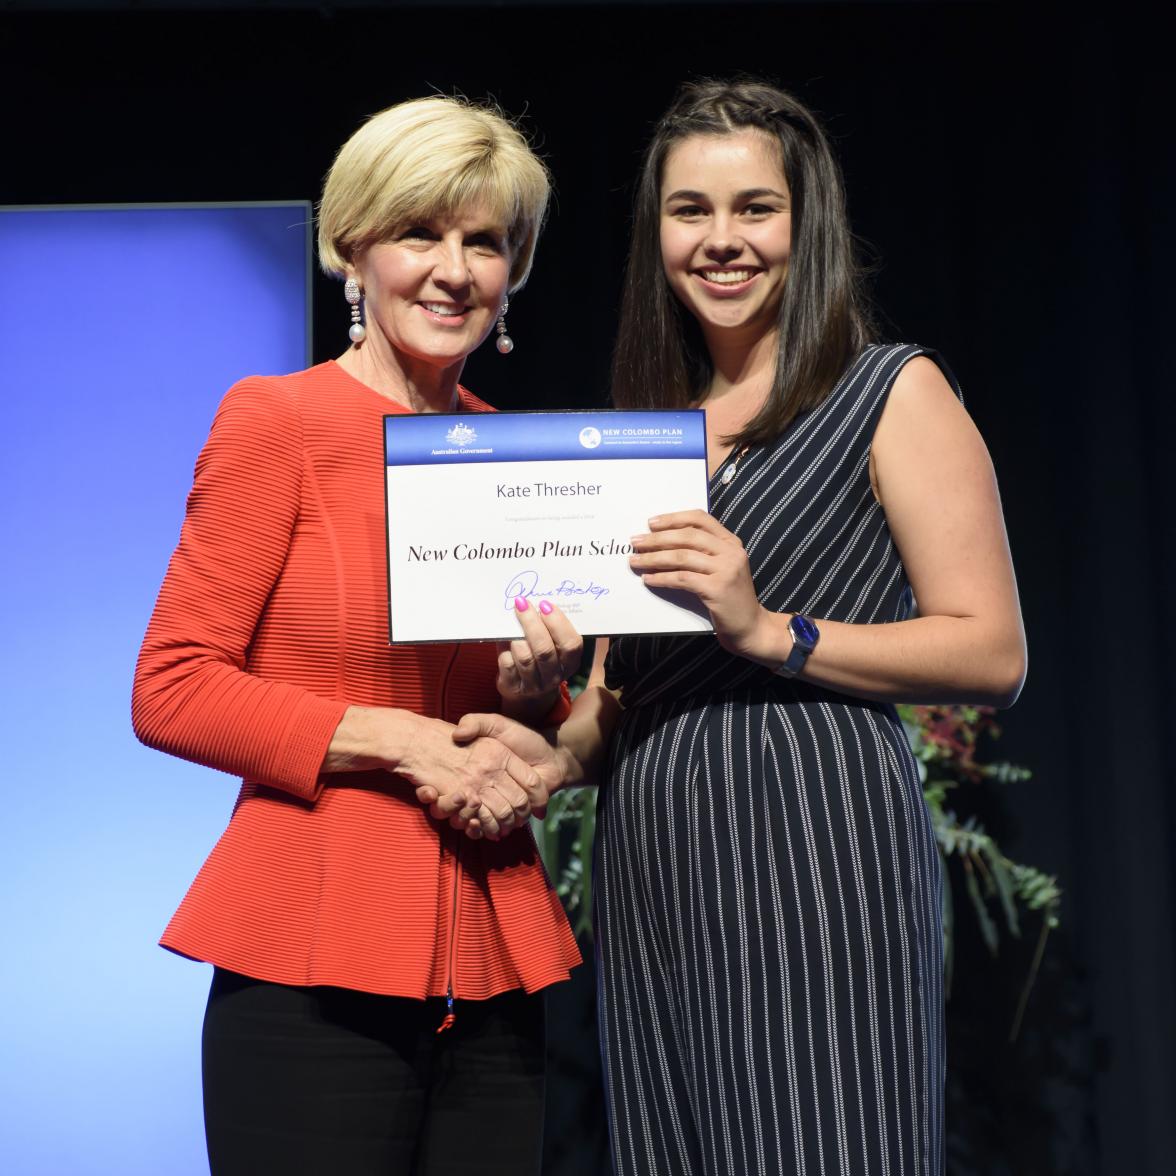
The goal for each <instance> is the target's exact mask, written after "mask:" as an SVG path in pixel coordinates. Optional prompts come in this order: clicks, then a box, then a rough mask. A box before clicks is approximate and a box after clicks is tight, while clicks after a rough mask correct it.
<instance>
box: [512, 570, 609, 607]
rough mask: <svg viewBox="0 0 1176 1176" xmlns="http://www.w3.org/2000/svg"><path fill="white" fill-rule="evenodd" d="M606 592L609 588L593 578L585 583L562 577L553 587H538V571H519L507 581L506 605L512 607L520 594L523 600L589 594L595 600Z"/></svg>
mask: <svg viewBox="0 0 1176 1176" xmlns="http://www.w3.org/2000/svg"><path fill="white" fill-rule="evenodd" d="M608 593H609V589H607V588H606V587H605V586H604V585H603V584H597V583H596V581H595V580H589V581H588V583H587V584H577V583H576V581H575V580H568V579H564V580H561V581H560V582H559V583H558V584H557V585H556V586H555V587H554V588H540V587H539V573H538V572H519V573H518V574H517V575H514V576H511V578H510V580H508V581H507V585H506V607H507V608H514V601H515V597H516V596H521V597H522V598H523V599H524V600H530V598H531V597H532V596H562V597H565V598H566V597H569V596H590V597H591V598H592V600H593V601H597V600H599V599H600V598H601V597H602V596H607V595H608Z"/></svg>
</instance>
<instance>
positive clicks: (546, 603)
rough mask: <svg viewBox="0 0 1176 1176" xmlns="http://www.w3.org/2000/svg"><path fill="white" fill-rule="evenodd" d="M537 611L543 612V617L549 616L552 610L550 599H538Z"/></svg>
mask: <svg viewBox="0 0 1176 1176" xmlns="http://www.w3.org/2000/svg"><path fill="white" fill-rule="evenodd" d="M539 611H540V612H541V613H542V614H543V615H544V616H545V617H548V616H550V615H551V612H552V608H551V601H550V600H541V601H539Z"/></svg>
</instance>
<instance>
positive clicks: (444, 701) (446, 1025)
mask: <svg viewBox="0 0 1176 1176" xmlns="http://www.w3.org/2000/svg"><path fill="white" fill-rule="evenodd" d="M457 654H458V646H456V645H455V646H454V647H453V652H452V653H451V654H450V655H449V664H448V665H447V666H446V667H445V673H444V675H443V676H442V679H441V717H442V718H443V719H446V721H448V715H449V675H450V673H451V672H452V670H453V664H454V662H456V661H457ZM442 837H444V833H442ZM464 840H465V835H464V834H463V833H461V832H458V834H457V848H456V850H455V852H454V855H453V904H452V907H451V909H450V915H449V961H448V976H447V977H446V983H445V1017H444V1019H443V1020H442V1021H441V1024H440V1025H438V1026H437V1032H438V1033H444V1032H445V1030H446V1029H452V1028H453V1025H454V1022H455V1021H456V1020H457V1013H456V1012H455V1011H454V1007H453V1001H454V988H455V987H456V986H457V916H458V906H457V896H458V891H459V890H460V889H461V848H462V842H463V841H464Z"/></svg>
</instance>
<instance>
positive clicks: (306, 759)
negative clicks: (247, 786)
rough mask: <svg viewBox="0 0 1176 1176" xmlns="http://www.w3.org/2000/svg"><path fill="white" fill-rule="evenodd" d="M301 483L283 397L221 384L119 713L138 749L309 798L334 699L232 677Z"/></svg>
mask: <svg viewBox="0 0 1176 1176" xmlns="http://www.w3.org/2000/svg"><path fill="white" fill-rule="evenodd" d="M302 476H303V446H302V431H301V427H300V421H299V416H298V411H297V405H296V404H295V403H294V402H293V400H292V395H291V393H290V392H288V391H287V390H286V389H285V388H283V387H282V386H281V385H279V384H277V383H275V382H273V381H268V380H265V379H260V378H252V379H248V380H243V381H242V382H241V383H239V384H237V385H235V386H234V387H233V388H231V389H230V390H229V393H228V395H226V397H225V399H224V401H223V402H222V403H221V406H220V408H219V409H218V410H217V414H216V418H215V419H214V421H213V425H212V431H211V433H210V434H209V438H208V441H207V443H206V444H205V446H204V449H203V450H202V451H201V454H200V456H199V458H197V461H196V476H195V480H194V482H193V485H192V491H191V493H190V494H189V496H188V507H187V513H186V516H185V518H184V525H183V529H182V531H181V533H180V542H179V546H178V547H177V548H176V550H175V553H174V554H173V555H172V558H171V562H170V564H169V565H168V569H167V575H166V577H165V578H164V581H163V587H162V588H161V589H160V592H159V599H158V600H157V601H156V604H155V611H154V613H153V614H152V617H151V622H150V624H149V625H148V627H147V635H146V637H145V638H144V640H143V648H142V650H141V651H140V653H139V661H138V665H137V667H136V669H135V682H134V688H133V691H132V700H131V716H132V722H133V724H134V728H135V734H136V735H138V737H139V738H140V739H141V740H142V741H143V742H144V743H146V744H148V745H149V746H151V747H156V748H158V749H160V750H161V751H166V752H170V753H171V754H172V755H178V756H181V757H183V758H184V759H190V760H195V761H196V762H198V763H202V764H206V765H208V766H209V767H213V768H219V769H221V770H222V771H226V772H231V773H233V774H234V775H239V776H243V777H245V778H246V779H249V780H255V781H258V782H259V783H262V784H269V785H272V786H274V787H278V788H283V789H285V790H287V791H289V792H292V793H295V794H296V795H298V796H300V797H303V798H305V799H313V798H314V797H315V796H317V794H318V791H319V789H320V788H321V786H322V785H321V782H320V780H319V769H320V767H321V764H322V761H323V757H324V755H325V754H326V750H327V746H328V745H329V743H330V741H331V736H332V735H333V734H334V731H335V728H336V727H337V726H338V724H339V720H340V719H341V718H342V717H343V712H344V711H345V710H346V709H347V704H346V703H345V702H340V701H337V700H332V699H326V698H322V697H320V696H318V695H315V694H312V693H310V692H309V691H307V690H305V689H303V688H301V687H299V686H295V685H292V684H290V683H285V682H274V681H269V680H265V679H262V678H258V677H256V676H255V675H253V674H250V673H248V672H247V671H246V670H245V665H246V652H247V650H248V648H249V644H250V642H251V640H252V638H253V633H254V629H255V628H256V626H257V622H258V618H259V617H260V616H261V613H262V610H263V608H264V607H265V603H266V600H267V599H268V597H269V594H270V592H271V590H272V588H273V586H274V583H275V582H276V581H277V579H278V577H279V576H280V574H281V571H282V566H283V564H284V562H285V559H286V553H287V551H288V549H289V545H290V538H291V535H292V534H293V529H294V523H295V520H296V518H297V515H298V509H299V502H300V498H301V486H302Z"/></svg>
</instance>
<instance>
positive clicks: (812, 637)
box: [776, 613, 821, 678]
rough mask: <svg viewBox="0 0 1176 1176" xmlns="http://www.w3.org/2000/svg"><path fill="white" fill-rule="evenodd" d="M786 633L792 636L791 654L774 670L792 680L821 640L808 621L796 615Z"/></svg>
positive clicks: (817, 630)
mask: <svg viewBox="0 0 1176 1176" xmlns="http://www.w3.org/2000/svg"><path fill="white" fill-rule="evenodd" d="M788 632H789V633H791V634H792V652H791V653H790V654H789V655H788V657H787V658H786V659H785V660H784V662H783V664H782V665H780V666H779V667H778V668H777V669H776V673H777V674H780V675H781V676H782V677H785V678H794V677H796V675H797V674H799V673H800V671H801V670H803V669H804V663H805V662H807V661H808V658H809V654H810V653H812V651H813V650H814V649H816V648H817V642H818V641H820V639H821V631H820V629H818V628H817V626H816V625H814V624H813V623H812V621H810V620H809V619H808V617H804V616H801V615H800V613H797V614H796V615H795V616H794V617H793V618H792V620H790V621H789V622H788Z"/></svg>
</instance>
